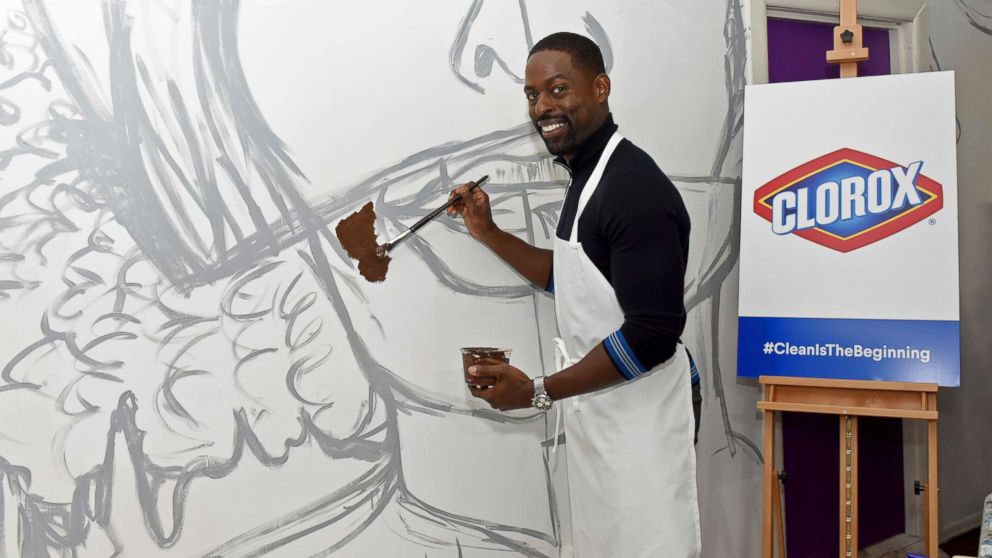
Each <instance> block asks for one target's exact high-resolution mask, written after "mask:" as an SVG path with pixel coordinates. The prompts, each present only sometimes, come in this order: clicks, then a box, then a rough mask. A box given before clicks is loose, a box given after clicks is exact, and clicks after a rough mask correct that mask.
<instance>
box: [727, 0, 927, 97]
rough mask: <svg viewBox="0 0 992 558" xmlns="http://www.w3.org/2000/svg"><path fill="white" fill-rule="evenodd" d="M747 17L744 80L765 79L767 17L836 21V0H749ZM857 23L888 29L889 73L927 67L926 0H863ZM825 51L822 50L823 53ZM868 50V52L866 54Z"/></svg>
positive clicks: (838, 3)
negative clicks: (746, 75) (890, 70)
mask: <svg viewBox="0 0 992 558" xmlns="http://www.w3.org/2000/svg"><path fill="white" fill-rule="evenodd" d="M745 7H746V8H749V9H748V10H747V11H748V14H747V18H748V23H749V29H750V31H751V32H750V34H749V37H748V52H749V53H750V56H749V57H748V78H749V79H748V83H768V24H767V21H768V17H776V18H784V19H799V20H803V21H818V22H823V23H833V24H835V25H836V24H838V23H839V21H840V18H839V15H838V14H839V13H840V2H839V0H751V1H750V2H745ZM858 23H860V24H862V25H867V26H871V27H878V28H882V29H890V30H892V31H894V32H893V33H891V34H890V36H891V48H890V52H891V55H892V73H894V74H906V73H913V72H924V71H928V70H930V45H929V42H930V33H929V30H928V28H927V5H926V0H863V1H862V2H859V3H858ZM824 55H826V53H824ZM870 55H871V53H869V56H870Z"/></svg>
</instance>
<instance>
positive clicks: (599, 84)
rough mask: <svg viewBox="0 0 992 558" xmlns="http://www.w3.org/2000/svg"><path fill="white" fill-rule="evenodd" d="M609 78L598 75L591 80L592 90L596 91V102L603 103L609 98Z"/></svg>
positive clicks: (604, 75)
mask: <svg viewBox="0 0 992 558" xmlns="http://www.w3.org/2000/svg"><path fill="white" fill-rule="evenodd" d="M610 87H611V85H610V76H608V75H606V74H599V75H598V76H596V78H595V79H594V80H593V88H594V89H595V91H596V101H597V102H599V103H605V102H606V101H607V100H608V99H609V98H610Z"/></svg>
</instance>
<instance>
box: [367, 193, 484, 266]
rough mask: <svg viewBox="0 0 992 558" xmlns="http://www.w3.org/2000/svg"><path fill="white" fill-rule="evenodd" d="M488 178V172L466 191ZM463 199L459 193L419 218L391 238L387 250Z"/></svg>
mask: <svg viewBox="0 0 992 558" xmlns="http://www.w3.org/2000/svg"><path fill="white" fill-rule="evenodd" d="M487 180H489V175H488V174H487V175H486V176H483V177H482V178H480V179H479V180H476V181H475V183H474V184H472V186H470V187H469V189H468V190H467V191H466V192H465V193H466V194H467V193H469V192H471V191H472V190H473V189H475V188H477V187H479V186H482V185H483V184H485V183H486V181H487ZM461 199H462V194H458V195H457V196H455V197H453V198H451V199H450V200H448V201H447V203H445V204H444V205H442V206H441V207H439V208H437V209H435V210H434V211H431V212H430V213H428V214H427V215H426V216H424V217H423V218H422V219H421V220H419V221H417V222H416V223H414V224H413V226H412V227H410V228H409V229H407V230H406V231H404V232H403V233H402V234H400V235H399V236H397V237H396V238H394V239H393V240H390V241H389V243H388V244H386V246H385V248H386V250H387V251H388V250H389V249H390V248H392V247H393V246H396V245H397V244H398V243H399V242H400V241H401V240H403V239H404V238H406V237H408V236H410V235H411V234H413V233H415V232H417V230H418V229H420V228H421V227H423V226H424V225H426V224H427V223H429V222H431V221H432V220H433V219H434V218H435V217H437V216H438V215H440V214H441V213H443V212H444V210H445V209H448V208H449V207H451V206H452V205H454V204H456V203H458V202H459V201H461Z"/></svg>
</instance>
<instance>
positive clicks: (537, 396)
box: [530, 376, 553, 411]
mask: <svg viewBox="0 0 992 558" xmlns="http://www.w3.org/2000/svg"><path fill="white" fill-rule="evenodd" d="M551 403H553V401H551V397H549V396H548V392H547V391H545V390H544V376H538V377H536V378H534V398H533V399H531V400H530V404H531V406H533V407H534V408H535V409H537V410H538V411H547V410H549V409H551Z"/></svg>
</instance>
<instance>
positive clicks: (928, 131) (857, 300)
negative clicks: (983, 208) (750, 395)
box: [738, 72, 960, 386]
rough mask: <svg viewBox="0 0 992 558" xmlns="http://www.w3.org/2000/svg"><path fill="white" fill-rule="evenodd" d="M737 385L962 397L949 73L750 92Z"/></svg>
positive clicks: (951, 77)
mask: <svg viewBox="0 0 992 558" xmlns="http://www.w3.org/2000/svg"><path fill="white" fill-rule="evenodd" d="M745 122H746V123H747V124H746V126H745V129H744V171H743V194H742V197H741V261H740V300H739V336H738V341H739V345H738V373H739V375H741V376H758V375H781V376H805V377H818V378H848V379H860V380H886V381H906V382H936V383H938V384H940V385H942V386H957V385H958V384H959V374H960V343H959V338H960V332H959V311H958V241H957V238H958V236H957V231H958V223H957V203H958V202H957V172H956V170H957V169H956V145H955V135H956V128H955V109H954V73H953V72H936V73H926V74H909V75H896V76H883V77H865V78H857V79H842V80H840V79H839V80H825V81H815V82H797V83H785V84H774V85H758V86H749V87H748V88H747V90H746V93H745Z"/></svg>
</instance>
